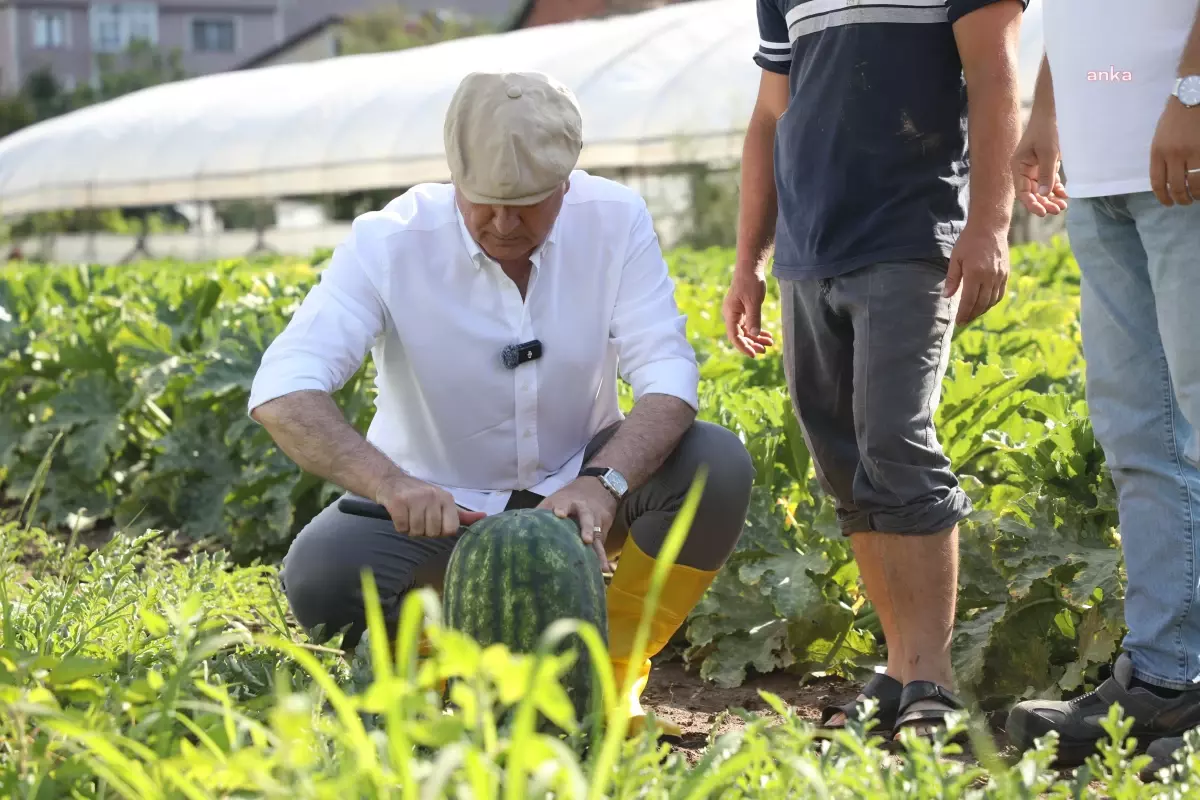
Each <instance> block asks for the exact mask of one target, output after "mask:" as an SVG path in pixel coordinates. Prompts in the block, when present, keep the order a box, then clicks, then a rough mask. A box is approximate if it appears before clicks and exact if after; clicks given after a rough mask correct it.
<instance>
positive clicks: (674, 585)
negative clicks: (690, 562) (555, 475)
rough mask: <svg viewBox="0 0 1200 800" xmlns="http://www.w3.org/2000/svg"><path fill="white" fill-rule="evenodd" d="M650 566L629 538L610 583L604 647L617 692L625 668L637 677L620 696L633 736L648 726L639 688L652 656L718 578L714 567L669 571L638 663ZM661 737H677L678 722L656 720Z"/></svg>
mask: <svg viewBox="0 0 1200 800" xmlns="http://www.w3.org/2000/svg"><path fill="white" fill-rule="evenodd" d="M653 570H654V559H653V558H652V557H650V556H648V555H646V554H645V553H644V552H642V550H641V548H639V547H638V546H637V544H636V543H635V542H634V541H633V537H632V536H630V537H629V538H628V539H626V540H625V544H624V547H622V549H621V556H620V560H619V561H618V562H617V570H616V572H615V573H613V578H612V582H611V583H610V584H609V587H608V593H607V598H608V651H609V658H610V660H611V662H612V667H613V677H614V678H615V680H616V683H617V691H618V692H620V691H621V686H622V684H623V683H624V681H625V676H626V675H627V674H628V670H630V669H634V670H636V675H637V678H636V680H635V682H634V684H633V688H632V690H631V691H630V693H629V695H628V696H627V697H625V698H618V702H624V703H628V707H629V712H630V717H631V719H630V722H629V736H631V737H632V736H637V735H638V734H639V733H641V731H642V730H643V729H644V727H645V724H646V712H645V711H643V710H642V702H641V697H642V692H643V691H645V689H646V682H647V681H648V680H649V678H650V659H651V658H653V657H654V656H656V655H658V654H659V653H660V652H661V651H662V649H663V648H664V647H666V646H667V642H669V641H670V640H671V637H672V636H674V635H675V632H676V631H677V630H679V627H680V626H681V625H683V623H684V621H685V620H686V619H687V615H688V614H689V613H690V612H691V610H692V609H693V608H695V607H696V604H697V603H699V602H700V598H701V597H703V596H704V592H705V590H707V589H708V587H709V585H710V584H712V582H713V579H714V578H716V576H717V573H716V571H715V570H714V571H712V572H706V571H704V570H699V569H695V568H694V567H686V566H681V565H679V564H676V565H674V566H672V567H671V570H670V572H668V573H667V580H666V583H665V584H664V585H663V590H662V593H661V594H660V595H659V600H658V607H657V608H656V609H655V611H654V615H653V616H652V617H651V620H650V637H649V640H648V641H647V643H646V653H645V658H644V659H643V660H642V662H641V663H640V664H635V665H632V666H631V665H630V663H629V656H630V655H631V653H630V650H632V649H633V639H634V637H635V636H636V635H637V628H638V622H639V621H640V620H641V618H642V605H643V603H644V601H645V598H646V593H647V592H649V591H650V575H651V573H652V572H653ZM656 721H657V722H658V725H659V728H660V729H661V731H662V733H663V735H665V736H679V735H680V733H681V731H680V729H679V727H678V726H676V725H673V724H671V723H669V722H667V721H666V720H661V719H660V720H656Z"/></svg>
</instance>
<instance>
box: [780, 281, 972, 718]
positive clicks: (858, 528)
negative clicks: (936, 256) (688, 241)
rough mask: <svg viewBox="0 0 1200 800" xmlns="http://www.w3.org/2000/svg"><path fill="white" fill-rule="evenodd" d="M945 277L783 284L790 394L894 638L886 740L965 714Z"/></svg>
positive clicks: (950, 320) (884, 710)
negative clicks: (942, 422) (955, 666)
mask: <svg viewBox="0 0 1200 800" xmlns="http://www.w3.org/2000/svg"><path fill="white" fill-rule="evenodd" d="M945 278H946V269H945V266H944V265H943V263H942V262H936V263H935V262H931V261H920V260H917V261H910V262H895V263H884V264H877V265H874V266H872V267H868V268H865V269H863V270H859V271H857V272H854V273H851V274H850V275H847V276H844V277H841V278H837V279H834V280H832V281H825V282H820V283H814V282H792V281H784V282H781V286H782V287H783V291H784V317H785V333H784V336H785V344H784V347H785V364H786V366H787V368H788V371H789V372H788V383H789V390H790V392H791V395H792V398H793V403H794V405H795V408H796V413H797V416H798V418H799V420H800V422H801V425H802V427H803V428H804V430H805V435H806V437H807V439H808V441H809V444H810V448H811V449H812V452H813V458H814V463H815V464H816V465H817V468H818V474H819V475H820V476H821V481H822V484H823V485H824V486H825V487H826V490H827V491H830V492H831V493H832V494H833V496H834V497H835V498H836V499H837V501H838V507H839V516H840V518H841V521H842V527H843V530H844V531H845V533H846V534H847V535H849V536H850V537H851V542H852V546H853V548H854V553H855V559H856V561H857V562H858V565H859V571H860V574H861V575H862V579H863V583H864V586H865V589H866V593H867V596H868V597H869V598H870V599H871V602H872V604H873V605H874V606H875V607H876V608H877V609H878V611H879V617H880V623H881V625H882V626H883V629H884V637H885V640H886V642H887V647H888V671H887V674H888V676H889V677H890V678H892V679H894V681H895V683H881V682H880V681H876V682H875V683H874V686H873V688H874V690H875V691H876V692H878V693H879V695H880V696H881V697H880V699H881V703H880V705H881V709H880V714H879V716H880V723H881V725H880V727H881V729H883V730H885V731H886V730H889V729H890V728H891V727H892V725H891V723H893V722H894V723H895V725H896V727H897V728H898V727H900V726H903V725H908V724H913V725H920V727H921V728H923V729H927V728H929V727H931V726H930V725H926V724H923V723H926V722H929V723H933V724H938V723H940V719H941V717H942V716H944V714H945V712H946V711H948V710H951V709H953V708H955V707H957V706H958V705H959V704H958V701H957V699H956V698H954V697H953V695H952V694H951V692H952V691H953V686H954V682H953V671H952V669H951V663H950V639H951V635H952V633H953V626H954V611H955V597H956V592H957V566H958V547H957V524H958V522H959V521H960V520H962V519H963V518H965V517H966V515H967V514H968V513H969V512H970V501H969V500H968V498H967V497H966V495H965V493H964V492H963V491H962V490H961V489H960V488H959V486H958V482H957V480H956V478H955V476H954V474H953V472H952V471H951V470H950V464H949V461H948V459H947V458H946V456H945V454H944V453H943V451H942V449H941V447H940V444H939V442H938V439H937V434H936V431H935V430H934V424H933V419H934V415H935V412H936V409H937V406H938V402H939V398H940V394H941V382H942V379H943V378H944V376H945V370H946V366H947V363H948V359H949V348H950V339H951V336H952V334H953V325H954V317H955V313H956V311H957V295H956V296H955V297H951V298H946V297H944V296H943V288H944V285H945ZM897 684H898V685H899V686H903V687H904V688H905V691H904V694H903V696H902V697H900V696H898V695H899V692H898V685H897ZM884 700H887V701H888V702H887V703H884V702H883V701H884ZM905 712H907V715H906V714H905ZM897 715H899V718H898V719H897V718H896V717H897ZM844 717H845V715H844V714H835V715H834V716H832V717H830V718H829V719H828V721H829V722H833V723H839V722H841V721H842V720H843V719H844Z"/></svg>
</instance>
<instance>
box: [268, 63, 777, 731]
mask: <svg viewBox="0 0 1200 800" xmlns="http://www.w3.org/2000/svg"><path fill="white" fill-rule="evenodd" d="M445 147H446V155H447V159H448V162H449V165H450V168H451V175H452V182H451V184H447V185H443V184H426V185H421V186H417V187H415V188H413V189H411V190H409V191H408V192H406V193H405V194H404V195H402V196H401V197H398V198H396V199H395V200H393V201H392V202H390V203H389V204H388V205H387V206H386V207H385V208H384V209H383V210H381V211H376V212H370V213H367V214H364V215H363V216H361V217H359V218H358V219H357V220H356V221H355V223H354V225H353V229H352V232H351V234H350V235H349V237H348V239H347V240H346V241H345V242H344V243H343V244H342V245H341V246H340V247H338V248H337V250H336V251H335V252H334V255H333V258H332V260H331V262H330V264H329V266H328V268H327V269H325V271H324V272H323V273H322V275H321V279H320V281H319V282H318V284H317V285H316V286H315V287H314V288H313V289H312V291H311V292H310V293H309V295H308V296H307V297H306V298H305V299H304V302H303V303H302V305H301V306H300V307H299V309H298V310H297V311H296V313H295V315H294V316H293V318H292V320H291V321H290V323H289V325H288V326H287V328H286V329H285V330H284V331H283V333H282V334H281V335H280V336H279V337H278V338H277V339H276V340H275V341H274V342H272V343H271V345H270V347H269V348H268V349H267V351H266V353H265V354H264V356H263V359H262V364H261V365H260V367H259V371H258V374H257V375H256V376H255V380H254V385H253V388H252V391H251V396H250V413H251V416H252V417H253V418H254V419H255V420H257V421H258V422H259V423H261V424H262V425H263V426H264V427H265V428H266V429H267V430H268V431H269V432H270V434H271V436H272V437H273V438H274V440H275V441H276V442H277V443H278V445H279V447H280V448H281V449H282V450H283V451H284V452H285V453H286V454H287V455H288V456H289V457H290V458H292V459H293V460H294V461H295V462H296V463H297V464H298V465H299V466H300V467H301V468H302V469H304V470H305V471H307V472H309V473H311V474H313V475H317V476H319V477H321V478H323V479H325V480H328V481H330V482H332V483H334V484H336V485H338V486H340V487H342V488H343V489H345V490H346V491H347V492H348V493H351V494H354V495H359V496H361V497H365V498H368V499H371V500H374V501H376V502H378V503H380V504H382V505H383V506H385V507H386V508H387V509H388V512H389V513H390V516H391V518H392V521H391V522H387V521H380V520H374V519H371V518H366V517H359V516H352V515H347V514H344V513H342V512H341V511H340V510H339V509H338V508H337V504H336V503H334V504H332V505H330V506H329V507H328V508H326V509H324V510H323V511H321V512H320V513H319V514H318V515H317V516H316V517H315V518H314V519H313V520H312V521H311V522H310V523H309V524H308V525H307V526H306V527H305V528H304V529H303V530H302V531H301V532H300V534H299V535H298V536H297V538H296V540H295V542H293V544H292V546H291V549H290V551H289V552H288V554H287V556H286V558H285V560H284V563H283V583H284V589H285V592H286V594H287V598H288V602H289V604H290V605H291V608H292V611H293V613H294V614H295V616H296V619H297V620H298V621H299V623H300V624H301V625H302V626H304V627H305V628H306V629H309V630H313V629H314V628H316V627H317V626H319V625H320V626H324V630H326V631H329V632H330V633H333V632H338V631H344V632H345V638H344V640H343V645H344V646H345V647H347V648H352V647H353V646H354V645H355V644H356V643H357V641H358V640H359V638H360V637H361V635H362V633H363V631H364V629H365V620H364V611H363V600H362V594H361V584H360V572H361V570H362V569H363V568H364V567H367V568H370V569H371V571H372V573H373V574H374V576H375V582H376V585H377V586H378V588H379V592H380V596H381V600H382V602H383V605H384V614H385V617H386V618H387V619H388V621H389V622H390V623H392V624H394V623H395V621H396V618H397V615H398V612H399V609H400V606H401V602H402V600H403V598H404V596H405V594H406V593H407V592H408V591H409V590H411V589H413V588H414V587H419V586H432V587H435V588H437V587H440V585H441V580H442V577H443V575H444V571H445V568H446V564H447V562H448V559H449V556H450V553H451V550H452V549H453V548H454V544H455V542H456V540H457V538H458V536H459V534H460V531H461V529H462V526H464V525H469V524H471V523H473V522H475V521H477V520H479V519H482V518H483V517H484V516H486V515H489V514H495V513H497V512H500V511H503V510H505V509H512V508H530V507H537V508H545V509H553V510H554V511H555V512H557V513H558V514H559V515H560V516H565V517H569V518H571V519H574V520H575V521H576V522H577V523H578V524H579V528H580V535H581V537H582V538H583V541H584V542H585V543H587V544H588V545H589V546H591V547H593V548H595V550H596V552H597V553H598V554H599V556H600V560H601V563H603V564H605V565H608V563H609V562H608V559H609V558H612V557H615V556H617V555H618V554H619V555H620V558H619V561H618V564H617V567H616V571H615V573H614V574H613V579H612V583H611V586H610V587H609V589H608V619H609V647H610V653H611V657H612V661H613V667H614V669H615V671H616V673H617V681H618V683H620V682H621V681H623V680H624V678H625V675H626V671H627V670H628V669H631V668H632V669H635V670H636V671H637V674H638V676H639V678H640V680H639V681H638V682H637V683H636V685H635V688H634V691H633V694H632V696H630V697H629V698H626V702H628V703H630V704H631V709H632V711H633V714H634V720H633V725H632V726H631V727H632V729H633V730H638V729H639V728H640V722H641V720H642V719H643V718H644V715H643V713H642V710H641V706H640V700H639V698H640V696H641V693H642V691H643V689H644V688H645V684H646V679H647V678H648V676H649V671H650V661H649V656H653V655H655V654H657V653H658V652H659V651H661V650H662V648H663V647H664V646H665V645H666V643H667V641H668V640H669V639H670V638H671V636H672V635H673V634H674V633H675V632H676V631H677V630H678V629H679V627H680V626H681V625H682V624H683V622H684V620H685V618H686V617H687V615H688V613H689V612H690V611H691V610H692V608H694V607H695V605H696V603H697V602H698V601H699V600H700V597H701V595H703V593H704V591H705V590H706V589H707V587H708V586H709V585H710V584H711V582H712V580H713V578H714V577H715V576H716V574H717V571H718V570H719V569H720V568H721V566H722V564H723V563H724V562H725V560H726V559H727V558H728V557H729V555H730V553H731V552H732V551H733V549H734V545H735V544H736V543H737V540H738V537H739V536H740V534H741V531H742V526H743V523H744V521H745V517H746V511H747V506H748V505H749V499H750V488H751V484H752V483H753V480H754V468H753V465H752V463H751V460H750V457H749V455H748V454H747V452H746V450H745V448H744V447H743V446H742V443H741V441H740V440H739V439H738V438H737V437H736V436H735V435H734V434H732V433H731V432H729V431H727V430H725V429H724V428H721V427H718V426H715V425H712V424H709V423H705V422H700V421H697V420H696V418H695V415H696V410H697V405H698V398H697V390H698V380H699V374H698V369H697V363H696V358H695V353H694V352H693V350H692V348H691V345H690V344H689V343H688V340H687V338H686V335H685V322H686V320H685V317H684V316H682V315H681V314H680V312H679V310H678V308H677V305H676V302H675V298H674V293H673V289H674V287H673V284H672V282H671V279H670V277H669V276H668V273H667V266H666V263H665V262H664V260H663V257H662V253H661V251H660V248H659V244H658V240H657V238H656V236H655V232H654V228H653V226H652V224H651V219H650V215H649V212H648V211H647V209H646V206H645V204H644V202H643V201H642V200H641V198H640V197H638V196H637V195H636V194H635V193H634V192H632V191H631V190H629V189H627V188H625V187H623V186H621V185H619V184H617V183H614V182H611V181H608V180H604V179H601V178H598V177H595V176H591V175H588V174H587V173H586V172H583V171H581V170H576V169H575V165H576V163H577V159H578V156H579V152H580V150H581V147H582V121H581V119H580V113H579V109H578V106H577V104H576V101H575V98H574V97H573V96H572V94H571V93H570V92H569V91H568V90H567V89H566V88H565V87H563V86H561V85H559V84H557V83H556V82H554V81H553V80H552V79H549V78H547V77H545V76H542V75H538V74H529V73H504V74H472V75H470V76H468V77H467V78H466V79H465V80H464V81H463V82H462V84H461V85H460V87H459V89H458V91H457V92H456V94H455V96H454V98H453V100H452V101H451V104H450V108H449V112H448V115H447V118H446V121H445ZM368 350H369V351H370V352H371V354H372V358H373V359H374V363H375V366H376V371H377V373H378V378H377V385H378V387H379V394H378V399H377V401H376V409H377V411H376V414H375V416H374V418H373V419H372V422H371V425H370V429H369V430H368V432H367V435H366V437H365V438H364V437H363V436H361V435H360V434H359V433H358V432H357V431H356V430H355V429H354V428H353V427H351V426H350V425H349V424H347V422H346V421H345V419H344V417H343V415H342V413H341V412H340V411H339V409H338V408H337V406H336V405H335V404H334V402H333V400H332V399H331V397H330V393H331V392H334V391H336V390H337V389H339V388H340V387H341V386H342V385H344V383H345V382H346V380H348V379H349V378H350V377H351V376H352V375H353V374H354V373H355V372H356V371H357V370H358V368H359V367H360V366H361V364H362V359H363V358H364V357H365V355H366V353H367V352H368ZM618 374H619V375H620V376H621V377H623V378H624V379H625V380H627V381H628V382H629V383H630V385H631V386H632V388H633V392H634V398H635V405H634V407H633V409H632V410H631V412H630V413H629V415H628V416H627V417H625V416H623V415H622V413H621V410H620V407H619V405H618V398H617V386H618V383H617V379H618ZM701 466H704V467H705V468H706V469H707V478H706V485H705V489H704V492H703V496H702V499H701V501H700V505H699V509H698V512H697V515H696V519H695V521H694V523H693V524H692V527H691V531H690V532H689V535H688V538H687V541H686V543H685V544H684V546H683V549H682V551H681V552H680V554H679V557H678V559H677V563H676V565H675V566H674V567H673V568H672V570H671V572H670V576H669V578H668V580H667V583H666V586H665V589H664V593H663V595H662V601H661V603H660V607H659V609H658V611H657V613H656V615H655V618H654V624H653V628H652V631H651V637H650V642H649V653H648V657H647V658H646V659H645V660H644V662H643V663H640V664H636V665H630V664H629V663H628V660H629V659H628V657H629V652H628V651H629V649H630V648H631V646H632V643H633V637H634V633H635V629H636V626H637V622H638V620H639V618H640V615H641V609H642V601H643V597H644V595H645V592H646V590H647V589H648V584H649V577H650V571H651V567H652V566H653V564H654V557H655V556H656V555H657V554H658V552H659V548H660V547H661V546H662V543H663V540H664V538H665V536H666V534H667V531H668V530H669V528H670V526H671V523H672V521H673V519H674V517H675V514H676V513H677V512H678V510H679V508H680V506H681V503H682V501H683V498H684V496H685V495H686V494H687V492H688V490H689V488H690V486H691V484H692V481H693V479H694V477H695V475H696V472H697V470H698V469H699V468H700V467H701ZM672 732H673V731H670V730H667V733H672Z"/></svg>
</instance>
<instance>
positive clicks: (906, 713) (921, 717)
mask: <svg viewBox="0 0 1200 800" xmlns="http://www.w3.org/2000/svg"><path fill="white" fill-rule="evenodd" d="M930 700H932V701H935V702H937V703H938V704H939V705H940V706H941V708H920V709H914V708H913V706H914V705H916V704H917V703H923V702H926V701H930ZM965 708H966V706H965V705H964V704H963V702H962V700H959V699H958V697H956V696H955V695H954V694H953V693H952V692H950V691H948V690H947V689H946V688H945V687H944V686H939V685H938V684H936V683H933V682H932V681H912V682H910V683H908V684H906V685H905V687H904V692H903V693H902V694H901V695H900V708H899V711H898V716H897V717H896V733H895V734H894V735H893V737H892V739H893V740H894V741H895V742H899V741H900V732H901V731H903V730H904V729H905V728H909V727H914V726H917V725H920V726H922V727H929V726H930V724H931V723H932V726H933V727H934V728H944V727H946V716H947V715H948V714H951V713H953V712H955V711H962V710H964V709H965ZM926 735H928V734H926ZM969 741H970V737H969V736H968V735H967V733H966V731H960V732H959V733H957V734H955V736H954V737H953V738H951V739H950V740H949V741H948V742H947V743H948V744H959V745H966V744H967V743H968V742H969Z"/></svg>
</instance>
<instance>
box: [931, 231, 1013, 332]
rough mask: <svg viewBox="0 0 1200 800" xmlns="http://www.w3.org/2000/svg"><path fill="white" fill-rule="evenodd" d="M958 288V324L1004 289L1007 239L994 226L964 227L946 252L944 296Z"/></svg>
mask: <svg viewBox="0 0 1200 800" xmlns="http://www.w3.org/2000/svg"><path fill="white" fill-rule="evenodd" d="M960 288H961V289H962V298H961V299H960V300H959V305H958V319H957V322H958V324H959V325H966V324H967V323H968V322H971V321H972V320H974V319H977V318H978V317H980V316H982V315H983V314H985V313H986V312H987V311H988V310H989V309H990V308H991V307H992V306H994V305H996V304H997V303H999V302H1000V300H1001V299H1002V298H1003V297H1004V293H1005V291H1007V289H1008V239H1007V237H1006V236H1005V234H1004V231H1003V230H997V229H996V228H995V226H993V227H992V229H991V230H989V229H988V228H987V227H983V226H979V227H972V225H971V223H970V222H967V227H966V229H965V230H964V231H963V233H962V236H961V237H959V240H958V244H956V245H955V246H954V251H953V252H952V253H951V254H950V270H949V273H948V274H947V276H946V297H953V296H954V293H955V292H957V291H959V289H960Z"/></svg>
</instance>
